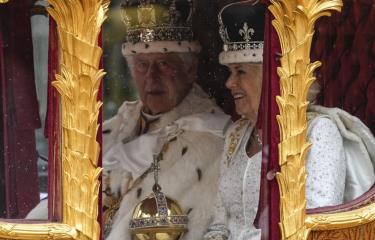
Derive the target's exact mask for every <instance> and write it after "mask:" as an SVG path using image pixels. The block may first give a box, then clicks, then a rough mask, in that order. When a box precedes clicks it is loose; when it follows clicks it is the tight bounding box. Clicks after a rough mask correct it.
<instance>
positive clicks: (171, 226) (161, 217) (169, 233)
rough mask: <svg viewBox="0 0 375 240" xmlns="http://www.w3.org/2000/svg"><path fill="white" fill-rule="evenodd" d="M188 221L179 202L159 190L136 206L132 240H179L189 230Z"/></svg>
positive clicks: (132, 220) (131, 228)
mask: <svg viewBox="0 0 375 240" xmlns="http://www.w3.org/2000/svg"><path fill="white" fill-rule="evenodd" d="M187 222H188V218H187V216H186V215H184V214H183V212H182V209H181V207H180V206H179V205H178V203H177V202H176V201H174V200H172V199H170V198H168V197H166V196H165V195H164V194H163V193H162V192H159V191H158V192H154V193H152V194H151V195H150V196H149V197H146V198H145V199H144V200H142V201H141V202H140V203H139V204H138V205H137V206H136V207H135V209H134V212H133V218H132V219H131V221H130V233H131V235H132V240H178V239H180V237H181V236H182V235H183V234H184V233H185V232H186V231H187Z"/></svg>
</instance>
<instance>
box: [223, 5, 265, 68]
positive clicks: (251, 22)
mask: <svg viewBox="0 0 375 240" xmlns="http://www.w3.org/2000/svg"><path fill="white" fill-rule="evenodd" d="M218 18H219V25H220V29H219V32H220V37H221V39H222V40H223V42H224V46H223V52H221V54H220V56H219V60H220V63H222V64H228V63H239V62H262V61H263V39H264V23H265V6H264V5H263V4H261V3H258V2H257V1H256V2H254V1H241V2H235V3H231V4H228V5H226V6H225V7H224V8H222V10H221V11H220V12H219V16H218Z"/></svg>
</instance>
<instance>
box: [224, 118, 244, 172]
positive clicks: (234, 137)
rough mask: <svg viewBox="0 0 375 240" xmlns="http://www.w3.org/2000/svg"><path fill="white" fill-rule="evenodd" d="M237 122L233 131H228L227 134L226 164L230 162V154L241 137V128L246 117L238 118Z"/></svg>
mask: <svg viewBox="0 0 375 240" xmlns="http://www.w3.org/2000/svg"><path fill="white" fill-rule="evenodd" d="M238 121H239V123H238V124H237V126H236V127H235V129H234V131H233V132H231V133H230V135H229V144H228V149H227V162H226V163H227V166H229V164H230V160H231V159H232V155H233V153H234V151H236V148H237V145H238V143H239V142H240V139H241V134H240V132H241V130H242V128H243V127H244V126H246V124H247V120H246V119H240V120H238Z"/></svg>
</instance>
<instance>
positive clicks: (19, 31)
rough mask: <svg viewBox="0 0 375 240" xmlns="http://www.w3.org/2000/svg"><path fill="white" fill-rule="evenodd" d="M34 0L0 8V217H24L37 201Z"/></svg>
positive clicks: (37, 119)
mask: <svg viewBox="0 0 375 240" xmlns="http://www.w3.org/2000/svg"><path fill="white" fill-rule="evenodd" d="M33 2H34V1H32V0H24V1H10V2H9V3H7V4H2V5H1V6H0V46H1V48H0V82H1V100H2V105H1V126H0V127H1V132H2V134H1V135H2V138H1V146H0V148H1V157H0V162H1V165H0V171H1V174H0V177H1V179H0V180H1V182H2V184H1V188H2V189H1V193H2V194H1V195H2V196H3V198H1V200H0V204H1V205H2V206H1V209H2V212H0V217H5V218H23V217H25V216H26V214H27V213H28V212H29V211H30V210H31V209H32V208H33V207H35V205H36V204H37V203H38V202H39V187H38V171H37V159H38V156H37V152H36V146H35V129H37V128H40V127H41V124H40V119H39V108H38V101H37V96H36V89H35V81H34V65H33V45H32V37H31V22H30V8H31V6H32V4H33ZM4 196H5V197H4Z"/></svg>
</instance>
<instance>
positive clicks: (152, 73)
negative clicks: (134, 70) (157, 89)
mask: <svg viewBox="0 0 375 240" xmlns="http://www.w3.org/2000/svg"><path fill="white" fill-rule="evenodd" d="M158 75H159V70H158V66H157V64H156V63H155V62H151V64H150V66H149V67H148V69H147V72H146V77H147V78H150V79H155V78H156V77H158Z"/></svg>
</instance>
